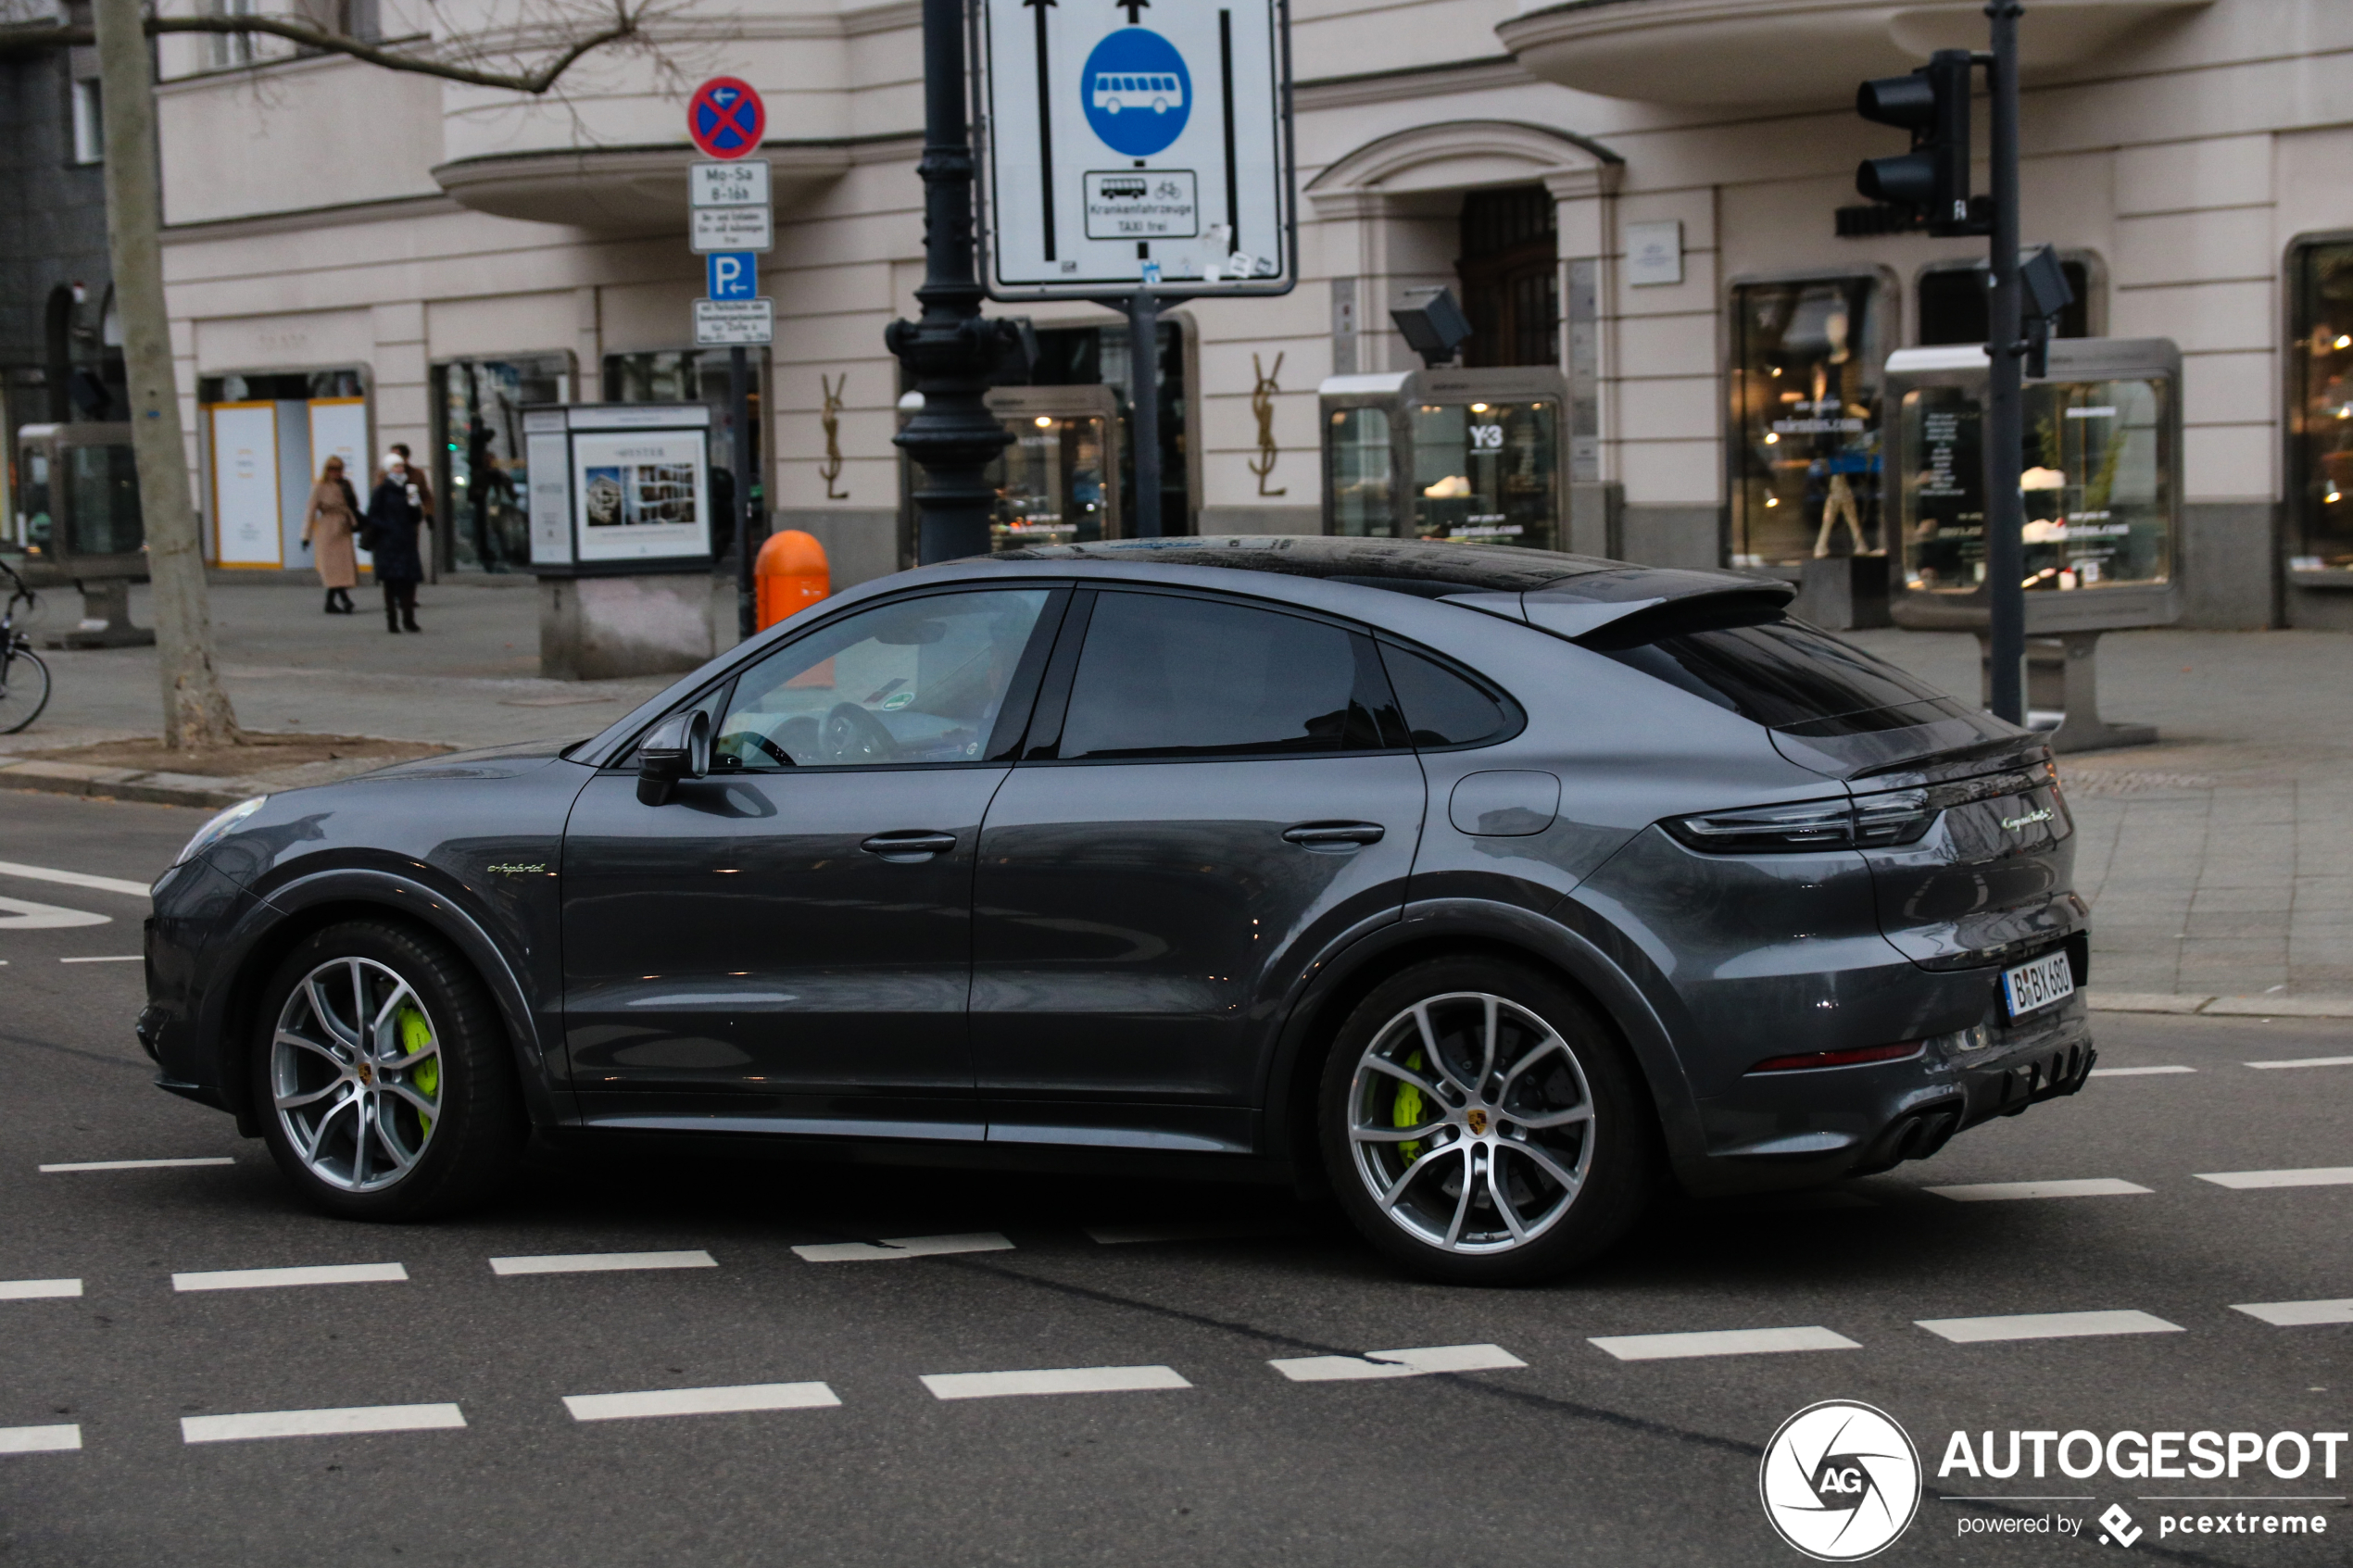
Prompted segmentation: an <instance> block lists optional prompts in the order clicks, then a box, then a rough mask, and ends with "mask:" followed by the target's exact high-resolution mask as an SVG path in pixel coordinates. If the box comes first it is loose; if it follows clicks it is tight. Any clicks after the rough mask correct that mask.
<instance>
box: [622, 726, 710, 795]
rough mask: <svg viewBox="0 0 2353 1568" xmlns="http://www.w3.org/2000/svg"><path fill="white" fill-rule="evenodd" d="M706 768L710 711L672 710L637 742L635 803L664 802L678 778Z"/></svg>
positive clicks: (691, 776) (700, 773) (697, 775)
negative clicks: (675, 711) (680, 711)
mask: <svg viewBox="0 0 2353 1568" xmlns="http://www.w3.org/2000/svg"><path fill="white" fill-rule="evenodd" d="M710 771H711V715H710V714H708V713H705V712H703V711H702V710H701V709H696V710H695V711H694V712H692V713H673V714H672V715H671V716H670V717H669V718H667V719H664V720H663V721H661V723H659V724H656V725H655V726H654V727H653V729H652V731H651V732H649V733H648V734H647V736H646V738H645V739H644V740H643V741H642V742H640V743H639V744H638V746H637V801H638V804H640V805H643V806H665V805H668V804H669V802H670V797H671V793H672V791H673V790H675V789H676V788H677V787H678V781H679V780H680V779H698V778H701V777H702V776H703V775H704V774H706V773H708V772H710Z"/></svg>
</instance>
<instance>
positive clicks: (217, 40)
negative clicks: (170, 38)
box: [206, 0, 254, 70]
mask: <svg viewBox="0 0 2353 1568" xmlns="http://www.w3.org/2000/svg"><path fill="white" fill-rule="evenodd" d="M210 9H211V12H212V14H213V15H214V16H216V17H249V16H252V15H253V14H254V0H211V6H210ZM206 37H207V38H208V40H209V42H210V44H211V55H212V67H213V69H215V70H227V69H232V68H233V67H236V66H249V65H251V64H253V34H252V33H250V32H214V33H208V34H206Z"/></svg>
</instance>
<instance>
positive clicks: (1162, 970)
mask: <svg viewBox="0 0 2353 1568" xmlns="http://www.w3.org/2000/svg"><path fill="white" fill-rule="evenodd" d="M1044 689H1045V695H1044V696H1042V697H1041V699H1040V701H1039V708H1038V717H1037V719H1036V721H1034V722H1033V725H1032V732H1031V736H1030V743H1029V746H1028V747H1027V749H1026V751H1025V753H1024V759H1023V760H1022V762H1021V763H1020V765H1019V766H1017V767H1015V768H1014V769H1013V773H1012V776H1011V777H1010V778H1008V779H1007V780H1006V782H1005V784H1004V786H1003V787H1002V788H1001V789H1000V790H999V791H998V793H997V797H996V799H995V800H994V801H993V802H992V803H991V805H990V807H989V810H988V821H987V822H986V823H985V825H984V826H983V828H982V832H981V848H980V863H979V867H978V871H977V872H976V877H975V894H974V898H975V923H974V989H973V1048H974V1062H975V1073H976V1077H977V1082H978V1084H979V1085H980V1088H981V1091H982V1093H983V1095H984V1097H985V1098H987V1099H988V1101H989V1102H990V1103H989V1138H990V1140H991V1141H993V1142H994V1141H1001V1142H1019V1143H1073V1144H1112V1145H1122V1144H1125V1145H1133V1146H1138V1147H1145V1148H1200V1149H1216V1148H1226V1149H1233V1148H1246V1147H1249V1146H1250V1145H1251V1144H1252V1142H1253V1141H1254V1137H1255V1132H1254V1123H1253V1120H1252V1113H1251V1111H1250V1110H1249V1107H1250V1106H1251V1105H1252V1104H1253V1103H1254V1101H1255V1098H1256V1096H1257V1094H1258V1092H1259V1085H1260V1083H1261V1081H1262V1077H1263V1073H1264V1069H1265V1056H1266V1052H1267V1051H1268V1049H1269V1048H1270V1047H1271V1044H1272V1041H1273V1039H1274V1035H1275V1032H1276V1030H1277V1028H1278V1027H1279V1023H1280V1012H1281V1004H1282V1001H1283V999H1284V997H1285V996H1286V994H1287V993H1288V990H1289V989H1290V986H1291V985H1292V984H1293V983H1294V982H1295V981H1296V980H1297V978H1298V974H1297V971H1296V968H1295V966H1296V965H1297V964H1298V963H1299V962H1300V961H1301V960H1302V955H1307V954H1312V953H1314V952H1315V951H1316V950H1318V948H1319V947H1322V946H1323V945H1324V944H1326V943H1327V942H1328V941H1329V940H1330V939H1331V938H1332V937H1333V936H1334V935H1337V934H1339V933H1341V932H1344V931H1346V930H1349V929H1350V928H1352V927H1357V926H1362V925H1365V924H1368V923H1377V922H1382V921H1388V920H1394V919H1396V918H1398V915H1399V911H1400V909H1401V908H1402V905H1403V896H1404V888H1405V883H1406V877H1407V873H1408V872H1410V870H1411V869H1412V866H1413V860H1414V852H1415V845H1416V837H1417V835H1418V833H1419V830H1420V826H1421V821H1422V805H1423V784H1422V771H1421V767H1420V764H1419V763H1418V761H1417V760H1416V758H1415V757H1414V755H1413V754H1412V752H1411V751H1410V750H1406V749H1403V748H1402V747H1403V734H1402V729H1397V730H1393V731H1392V732H1391V733H1390V735H1389V736H1388V738H1389V739H1390V741H1391V743H1392V744H1394V745H1396V746H1399V747H1400V748H1399V749H1385V748H1384V745H1383V742H1384V734H1383V731H1382V730H1381V728H1380V727H1379V726H1380V724H1381V721H1382V716H1383V715H1385V714H1387V713H1388V711H1389V709H1390V703H1389V699H1388V696H1387V695H1386V694H1387V686H1386V683H1385V680H1384V679H1383V677H1382V675H1381V673H1380V665H1379V662H1378V658H1377V656H1376V655H1375V653H1374V650H1373V646H1372V643H1371V640H1370V639H1369V638H1368V637H1366V636H1365V635H1364V633H1361V632H1358V631H1355V630H1353V629H1352V628H1349V627H1345V626H1342V625H1340V624H1338V623H1336V622H1333V621H1326V620H1323V619H1320V618H1316V617H1313V616H1309V615H1303V614H1291V613H1288V612H1286V611H1283V610H1280V609H1277V608H1271V607H1268V606H1265V605H1263V604H1253V603H1249V602H1244V601H1240V600H1236V599H1227V598H1221V597H1218V596H1210V595H1201V594H1188V593H1178V592H1143V591H1137V590H1126V589H1118V590H1113V589H1105V590H1101V591H1097V592H1093V593H1091V594H1090V593H1088V592H1086V591H1081V592H1080V593H1079V595H1078V596H1077V597H1076V600H1075V601H1074V604H1073V607H1072V609H1071V611H1070V613H1069V615H1068V616H1067V617H1066V618H1065V622H1064V626H1063V634H1062V636H1061V638H1060V640H1059V643H1058V645H1057V647H1056V651H1055V655H1054V660H1053V665H1052V667H1051V670H1050V671H1049V674H1048V676H1047V679H1046V684H1045V688H1044ZM1391 722H1392V723H1393V720H1391Z"/></svg>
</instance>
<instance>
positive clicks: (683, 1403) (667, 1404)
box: [564, 1383, 841, 1421]
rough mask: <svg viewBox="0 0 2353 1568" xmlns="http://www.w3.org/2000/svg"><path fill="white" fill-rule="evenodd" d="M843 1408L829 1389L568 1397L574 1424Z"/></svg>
mask: <svg viewBox="0 0 2353 1568" xmlns="http://www.w3.org/2000/svg"><path fill="white" fill-rule="evenodd" d="M840 1403H841V1399H839V1397H838V1396H837V1395H836V1394H835V1393H834V1391H833V1389H831V1388H830V1387H828V1386H825V1385H824V1384H823V1383H744V1384H738V1385H737V1386H735V1387H732V1388H648V1389H647V1390H646V1391H644V1392H643V1393H638V1394H566V1395H565V1396H564V1409H566V1410H568V1411H571V1412H572V1419H573V1420H574V1421H633V1420H635V1419H637V1418H639V1417H641V1416H655V1415H724V1414H728V1413H730V1412H732V1411H810V1410H829V1409H831V1408H833V1407H834V1406H837V1405H838V1404H840Z"/></svg>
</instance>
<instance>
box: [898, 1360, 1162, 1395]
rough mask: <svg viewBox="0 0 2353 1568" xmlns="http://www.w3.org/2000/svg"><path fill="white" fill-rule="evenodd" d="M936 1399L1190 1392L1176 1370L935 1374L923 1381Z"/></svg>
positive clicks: (1128, 1368)
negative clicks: (1176, 1389) (1158, 1391)
mask: <svg viewBox="0 0 2353 1568" xmlns="http://www.w3.org/2000/svg"><path fill="white" fill-rule="evenodd" d="M921 1381H922V1383H923V1386H925V1387H926V1388H928V1389H930V1390H931V1395H932V1398H933V1399H1004V1398H1007V1397H1010V1396H1013V1395H1017V1394H1131V1393H1145V1392H1151V1391H1154V1390H1158V1389H1164V1388H1190V1387H1191V1386H1192V1385H1191V1384H1189V1383H1188V1382H1186V1381H1185V1379H1184V1378H1182V1377H1180V1376H1179V1375H1177V1373H1176V1369H1175V1368H1174V1367H1164V1366H1082V1367H1051V1368H1044V1369H1040V1370H1038V1371H1035V1372H935V1373H926V1374H924V1375H923V1377H922V1379H921Z"/></svg>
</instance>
